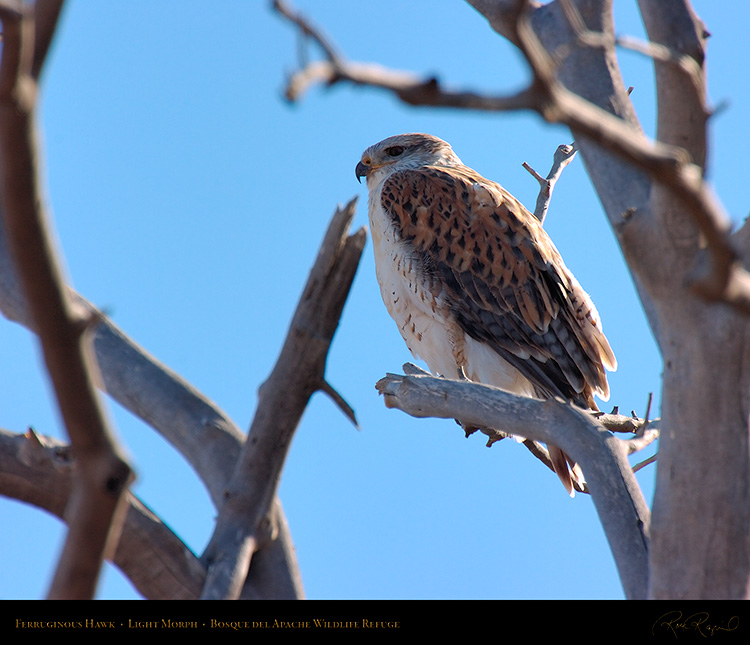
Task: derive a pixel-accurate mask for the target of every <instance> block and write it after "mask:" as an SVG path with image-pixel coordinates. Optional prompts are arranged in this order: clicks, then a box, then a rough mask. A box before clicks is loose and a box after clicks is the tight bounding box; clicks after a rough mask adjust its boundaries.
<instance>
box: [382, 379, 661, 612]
mask: <svg viewBox="0 0 750 645" xmlns="http://www.w3.org/2000/svg"><path fill="white" fill-rule="evenodd" d="M377 389H378V391H379V392H380V393H381V394H383V395H384V397H385V404H386V406H387V407H391V408H398V409H399V410H402V411H403V412H406V413H407V414H410V415H412V416H415V417H438V418H445V419H451V418H452V419H459V420H460V421H461V423H462V424H464V425H468V426H470V427H477V428H499V429H501V430H502V432H507V433H510V434H515V435H520V436H523V437H526V438H527V439H529V440H533V441H537V442H544V443H554V444H555V445H556V446H559V447H560V448H561V449H562V450H563V451H564V452H565V453H566V454H568V455H570V456H571V458H572V459H573V460H574V461H575V462H576V463H578V464H580V466H581V468H582V470H583V473H584V475H585V477H586V483H587V487H588V489H589V492H590V493H591V496H592V499H593V500H594V504H595V505H596V509H597V512H598V513H599V516H600V519H601V521H602V526H603V527H604V530H605V532H606V534H607V539H608V540H609V544H610V547H611V549H612V553H613V555H614V557H615V561H616V563H617V567H618V571H619V572H620V578H621V580H622V583H623V587H624V589H625V593H626V595H627V597H628V598H645V597H646V593H647V588H648V525H649V516H650V513H649V510H648V506H647V505H646V501H645V500H644V499H643V495H642V493H641V491H640V488H639V487H638V484H637V482H636V481H635V477H634V475H633V472H632V470H631V468H630V465H629V464H628V463H627V460H626V458H625V454H626V452H625V450H624V448H623V445H622V442H621V441H619V440H618V439H616V438H615V437H614V436H613V435H612V434H610V433H609V432H607V431H606V430H604V428H603V427H602V426H601V425H600V424H599V423H598V422H597V421H596V420H595V419H594V418H593V417H592V416H591V415H590V414H588V413H586V412H585V411H583V410H580V409H578V408H575V407H574V406H572V405H569V404H564V403H562V402H558V401H540V400H536V399H530V398H527V397H522V396H515V395H513V394H509V393H507V392H504V391H502V390H500V389H498V388H493V387H490V386H486V385H481V384H479V383H472V382H470V381H454V380H449V379H444V378H436V377H432V376H424V375H412V376H399V375H395V374H389V375H387V376H386V377H385V378H383V379H381V380H380V381H379V382H378V384H377ZM490 432H491V431H490Z"/></svg>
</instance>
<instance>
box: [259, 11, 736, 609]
mask: <svg viewBox="0 0 750 645" xmlns="http://www.w3.org/2000/svg"><path fill="white" fill-rule="evenodd" d="M468 4H470V5H471V6H472V7H474V9H476V10H477V11H479V12H480V13H481V14H482V15H483V16H484V17H485V18H486V19H487V21H488V23H489V26H490V27H491V28H492V29H494V30H495V31H496V32H497V33H498V34H499V35H500V36H501V37H503V38H505V39H507V40H508V41H509V42H511V43H512V44H513V45H515V46H516V47H517V48H518V50H519V51H520V52H521V53H522V54H523V56H524V58H525V60H526V62H527V64H528V69H529V81H528V83H527V85H526V87H525V88H524V89H522V90H521V91H520V92H517V93H514V94H508V95H493V94H489V93H486V92H484V91H482V90H478V91H474V90H455V89H453V88H450V87H445V86H443V85H442V84H441V83H440V82H439V81H438V80H437V79H435V78H433V77H420V76H419V75H418V74H416V73H412V72H405V71H400V70H389V69H384V68H382V67H381V66H378V65H375V64H372V63H369V62H368V63H359V62H352V61H349V60H347V59H346V58H345V57H344V56H343V55H342V54H340V53H339V52H338V51H337V49H336V48H335V47H334V46H333V44H332V42H331V41H329V40H328V39H327V38H326V37H324V36H323V34H322V32H320V31H319V30H318V29H316V28H315V27H314V26H313V25H312V24H311V23H309V22H308V21H307V20H305V19H304V18H303V17H301V16H300V15H298V14H297V13H296V12H295V11H294V9H293V8H292V7H291V6H290V5H289V4H287V3H286V2H282V1H281V0H277V1H276V2H274V6H275V8H276V9H277V11H279V13H280V14H281V15H283V16H284V17H285V18H286V19H288V20H290V21H291V22H293V23H294V24H295V25H296V27H297V28H298V29H300V30H301V32H302V33H304V34H305V36H307V37H308V38H309V39H311V40H313V41H314V42H315V43H316V44H317V45H318V46H319V48H320V50H321V51H322V54H323V55H322V58H321V59H320V60H316V61H313V62H309V63H306V64H305V65H304V66H303V67H302V68H301V69H300V70H299V71H298V72H296V73H295V74H293V75H292V76H291V77H290V79H289V81H288V84H287V92H286V95H287V98H288V99H289V100H291V101H296V100H299V99H300V98H301V97H302V96H303V94H304V93H305V91H307V90H308V89H309V88H310V87H311V86H314V85H317V84H325V85H331V84H336V83H350V84H354V85H358V86H369V87H373V88H377V89H379V90H381V91H385V92H388V93H390V94H392V95H394V96H395V97H397V98H398V99H400V100H401V101H403V102H404V103H406V104H409V105H415V106H433V107H436V108H451V109H460V110H468V111H484V112H498V113H501V112H505V111H510V110H529V111H534V112H536V113H538V114H539V115H541V116H542V117H543V118H544V119H545V120H546V121H548V122H550V123H559V124H563V125H566V126H568V127H569V129H570V132H571V135H572V137H573V138H574V140H575V142H576V146H577V148H578V149H579V150H580V152H581V156H582V158H583V162H584V164H585V166H586V170H587V172H588V174H589V176H590V178H591V180H592V182H593V184H594V186H595V188H596V190H597V192H598V195H599V198H600V200H601V203H602V205H603V208H604V212H605V214H606V217H607V219H608V221H609V223H610V225H611V228H612V230H613V231H614V234H615V236H616V238H617V241H618V243H619V245H620V247H621V249H622V252H623V255H624V257H625V259H626V262H627V264H628V267H629V269H630V271H631V273H632V276H633V280H634V282H635V284H636V287H637V290H638V294H639V297H640V299H641V302H642V305H643V309H644V311H645V313H646V316H647V319H648V321H649V324H650V326H651V328H652V330H653V333H654V337H655V338H656V340H657V343H658V346H659V349H660V351H661V355H662V359H663V362H664V374H663V383H662V392H661V401H662V409H661V414H660V418H661V420H660V439H659V456H658V469H657V482H656V495H655V499H654V504H653V509H651V513H648V512H646V511H644V509H642V508H641V500H640V499H639V493H638V492H637V491H636V492H634V493H633V495H631V496H630V498H631V499H632V500H633V504H632V508H633V509H636V510H635V512H634V514H633V515H632V516H631V518H630V519H629V520H626V524H627V525H629V528H627V527H626V529H627V531H629V532H631V533H632V540H631V545H635V544H636V543H637V541H638V535H639V532H638V531H635V532H634V528H635V527H633V526H632V522H633V521H638V522H640V521H642V522H644V524H643V526H642V527H641V530H640V535H642V537H643V544H642V545H641V546H640V547H636V549H635V553H636V555H635V556H633V552H627V551H626V553H625V554H624V555H622V554H619V555H618V547H617V544H616V542H617V541H619V540H620V539H621V538H622V537H623V536H622V533H621V529H622V527H618V528H615V527H613V526H609V527H608V522H610V521H611V518H609V516H608V515H606V514H605V515H602V521H603V523H604V525H605V529H606V530H607V531H608V537H609V538H610V544H611V545H612V546H613V552H614V554H615V557H616V559H617V561H618V567H619V571H620V574H621V576H622V577H623V583H624V587H625V589H626V593H627V595H628V597H650V598H657V599H658V598H745V597H747V595H748V593H749V590H750V548H749V544H748V539H747V536H748V535H749V534H750V505H749V504H748V497H749V496H750V493H749V492H748V491H750V449H749V446H748V439H749V432H748V407H747V393H748V391H749V389H748V385H749V383H748V380H749V378H748V372H747V370H745V369H744V365H745V362H746V361H747V349H746V348H747V347H748V343H747V340H748V339H747V336H748V332H749V331H750V328H749V327H748V324H747V314H748V312H749V311H750V280H749V279H748V278H749V276H748V272H747V270H746V268H745V267H746V266H747V263H748V255H749V254H750V234H749V233H748V226H747V224H745V225H743V226H742V227H740V228H739V229H738V230H736V231H733V230H732V227H731V224H730V221H729V218H728V217H727V215H726V213H725V212H724V210H723V208H722V206H721V204H720V203H719V201H718V199H717V198H716V197H715V196H714V195H713V194H712V193H711V191H710V190H709V188H708V186H707V183H706V181H705V179H704V177H705V170H706V149H707V138H708V134H707V124H708V122H709V119H710V116H711V110H710V108H709V106H708V104H707V99H706V77H705V63H706V42H707V38H708V35H709V34H708V32H707V30H706V28H705V27H704V25H703V23H702V22H701V20H700V19H699V17H698V16H696V15H695V13H694V11H693V9H692V7H691V6H690V3H689V2H688V0H671V1H669V2H664V1H662V0H640V1H639V3H638V6H639V9H640V13H641V16H642V18H643V21H644V24H645V28H646V32H647V35H648V42H645V43H640V42H635V41H633V40H631V39H623V38H617V37H616V35H615V25H614V23H613V15H612V0H555V1H554V2H550V3H548V4H542V3H540V2H538V1H537V0H468ZM618 47H628V48H631V49H636V50H638V51H640V52H642V53H644V54H645V55H647V56H649V57H650V58H651V59H652V60H653V66H654V75H655V80H656V86H657V99H658V116H657V124H656V140H654V141H651V140H649V139H648V138H647V137H646V136H645V135H644V134H643V131H642V129H641V127H640V125H639V122H638V119H637V115H636V114H635V111H634V108H633V106H632V104H631V102H630V99H629V96H628V89H627V88H626V86H625V85H624V83H623V81H622V78H621V76H620V73H619V68H618V61H617V49H618ZM379 387H380V389H381V391H382V392H383V393H384V394H385V395H386V399H385V400H386V404H387V405H390V406H395V407H398V408H401V409H403V410H404V411H405V412H407V413H410V414H413V415H417V416H430V415H435V416H446V417H455V418H457V419H460V420H461V421H462V422H465V423H467V422H468V423H470V424H474V425H479V426H482V425H484V426H489V427H492V424H493V422H497V419H498V418H502V421H503V422H504V423H505V424H506V426H507V424H508V422H509V419H511V418H516V417H517V415H522V416H523V427H524V428H525V429H526V430H527V432H526V433H525V434H526V435H527V436H529V435H530V433H529V432H528V429H529V428H530V427H531V426H534V431H535V433H534V436H533V437H532V438H534V439H539V440H540V441H544V440H545V439H546V438H547V437H549V436H550V433H552V432H553V429H552V425H553V424H558V423H560V422H561V421H563V420H564V419H565V415H568V414H569V412H568V411H565V410H564V409H562V408H561V409H559V410H556V411H550V410H547V409H545V408H544V404H541V405H540V406H535V405H533V404H528V405H526V404H524V405H521V404H520V403H518V402H516V401H513V400H511V399H503V397H501V396H499V395H498V394H496V393H490V392H485V393H484V396H485V397H490V396H492V397H493V398H492V399H491V400H492V403H493V405H492V406H490V405H486V406H485V407H484V408H482V407H481V406H480V405H479V403H478V402H479V401H480V400H482V396H483V395H482V393H481V392H479V390H478V388H479V386H472V385H471V384H455V383H451V382H447V381H442V382H441V381H438V380H436V379H432V378H431V377H428V376H424V375H408V374H407V375H406V376H389V377H387V378H386V379H384V380H383V381H382V382H381V384H380V385H379ZM459 387H460V388H461V390H460V391H459V390H458V389H457V388H459ZM466 388H469V389H471V391H472V393H471V395H469V393H468V390H467V389H466ZM467 396H472V397H475V398H474V399H473V402H474V403H475V405H474V407H473V408H470V407H469V406H466V405H465V404H464V403H462V397H467ZM501 399H502V400H501ZM438 402H440V403H438ZM514 415H516V416H514ZM581 423H582V424H583V425H584V426H585V424H586V423H588V421H587V420H583V421H581ZM566 424H567V425H568V426H570V424H573V425H578V424H579V420H578V419H568V420H567V421H566V422H565V423H563V425H566ZM709 434H710V438H708V435H709ZM554 436H555V442H556V443H558V445H560V443H559V441H560V437H561V433H560V432H558V433H556V434H555V435H554ZM592 436H593V435H592ZM579 438H580V434H579ZM592 441H593V439H592V440H590V441H588V442H586V441H582V442H573V443H578V445H573V443H571V445H569V446H565V450H566V452H569V454H571V455H572V456H573V457H574V458H575V459H576V460H579V461H580V462H581V463H583V460H584V459H586V458H587V456H586V454H585V452H586V446H585V445H583V444H586V443H587V444H588V447H589V448H590V447H591V446H592V445H593V444H592ZM598 452H599V457H600V456H601V454H602V452H601V450H599V451H598ZM612 452H613V454H614V453H615V452H616V450H613V451H612ZM597 459H598V458H597ZM597 459H594V462H596V461H597ZM616 461H617V458H615V462H616ZM593 467H594V466H592V465H590V466H589V471H588V472H589V473H590V474H591V468H593ZM584 472H587V471H586V466H585V465H584ZM612 472H616V468H615V469H614V470H613V471H612ZM612 481H614V480H612V479H610V480H609V483H608V484H606V485H607V486H609V485H610V484H611V482H612ZM592 486H593V484H592ZM629 487H630V484H629V483H628V482H625V483H624V484H623V485H622V486H620V491H621V492H623V494H624V495H625V497H624V498H625V499H627V497H628V495H629V493H628V489H629ZM594 492H595V491H594V490H592V494H594ZM597 495H603V496H604V497H605V498H606V497H607V493H606V492H604V493H602V492H601V491H597ZM610 501H611V500H610ZM604 504H605V505H608V504H609V501H607V500H605V501H604ZM626 505H627V502H626ZM597 508H598V509H599V512H600V515H601V514H602V508H601V507H600V505H599V503H597ZM621 510H623V512H625V511H627V512H628V513H630V512H631V510H632V509H625V508H621ZM649 515H650V517H649ZM610 530H611V531H610ZM610 533H611V534H610ZM613 539H614V540H615V542H614V543H613ZM633 557H635V558H637V559H639V560H640V561H641V563H642V564H643V566H641V564H637V563H635V562H634V561H633V560H632V558H633ZM621 558H624V560H621Z"/></svg>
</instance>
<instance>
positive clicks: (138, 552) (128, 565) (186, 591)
mask: <svg viewBox="0 0 750 645" xmlns="http://www.w3.org/2000/svg"><path fill="white" fill-rule="evenodd" d="M74 477H75V460H74V458H73V455H72V451H71V449H70V446H68V445H66V444H63V443H61V442H59V441H57V440H55V439H52V438H50V437H44V436H39V435H37V434H36V433H35V432H34V431H33V430H31V429H30V430H29V431H28V432H26V434H25V435H17V434H13V433H10V432H6V431H4V430H1V429H0V492H2V494H3V495H6V496H8V497H12V498H14V499H17V500H19V501H22V502H26V503H28V504H33V505H34V506H36V507H38V508H40V509H44V510H45V511H47V512H49V513H50V514H52V515H54V516H56V517H58V518H59V519H61V520H63V521H64V520H65V508H66V506H67V505H68V501H69V499H70V496H71V494H72V490H73V487H74V482H73V480H74ZM124 504H125V506H126V507H127V510H126V513H125V517H124V520H123V525H122V532H121V534H120V540H119V541H118V543H117V549H116V550H115V552H114V554H113V555H112V558H111V559H112V562H113V563H114V564H115V565H116V566H117V567H118V568H119V569H120V570H121V571H122V572H123V573H124V574H125V575H126V576H127V577H128V579H129V580H130V581H131V583H132V584H133V586H134V587H135V588H136V589H137V590H138V591H139V592H140V593H141V594H142V595H143V596H144V597H145V598H148V599H151V600H169V599H173V600H179V599H196V598H198V596H199V594H200V590H201V588H202V586H203V581H204V580H205V576H206V571H205V568H204V567H203V565H202V564H201V563H200V560H199V559H198V558H197V557H195V555H193V553H192V552H191V551H190V549H189V548H188V547H187V546H186V545H185V544H184V543H183V542H182V541H181V540H180V539H179V538H178V537H177V536H176V535H175V534H174V533H173V532H172V531H171V530H170V529H169V527H167V526H166V525H165V524H163V523H162V522H161V521H160V520H159V518H158V517H156V515H154V513H152V512H151V511H150V510H149V509H148V508H147V507H146V506H145V505H144V504H143V503H142V502H140V501H139V500H138V499H137V498H136V497H135V496H133V495H130V494H129V495H127V496H126V500H125V502H124Z"/></svg>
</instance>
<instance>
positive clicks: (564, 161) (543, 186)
mask: <svg viewBox="0 0 750 645" xmlns="http://www.w3.org/2000/svg"><path fill="white" fill-rule="evenodd" d="M576 152H578V149H577V148H576V145H575V143H571V144H563V145H560V146H558V147H557V150H555V154H554V157H553V159H552V168H550V171H549V172H548V173H547V176H546V177H542V176H541V175H540V174H539V173H538V172H537V171H536V170H534V169H533V168H532V167H531V166H530V165H529V164H527V163H526V162H525V161H524V162H523V167H524V168H526V170H528V171H529V173H530V174H531V176H532V177H534V179H536V180H537V181H538V182H539V194H538V195H537V198H536V205H535V206H534V216H535V217H536V218H537V219H538V220H539V221H540V222H541V223H542V224H544V220H545V218H546V217H547V211H548V210H549V204H550V201H551V200H552V191H553V190H554V189H555V184H557V181H558V179H560V175H561V174H562V171H563V170H564V169H565V167H566V166H567V165H568V164H569V163H570V162H571V161H573V157H575V155H576Z"/></svg>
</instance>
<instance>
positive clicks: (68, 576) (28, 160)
mask: <svg viewBox="0 0 750 645" xmlns="http://www.w3.org/2000/svg"><path fill="white" fill-rule="evenodd" d="M60 6H61V3H59V2H55V3H50V2H46V3H42V2H38V3H36V5H34V6H33V7H32V6H28V5H23V4H22V3H7V2H6V3H3V4H2V5H0V19H2V24H3V48H2V62H1V63H0V181H1V182H2V200H3V203H2V210H3V216H4V221H5V228H6V230H7V234H8V242H9V247H10V250H11V253H12V256H13V258H14V262H15V264H16V267H17V272H18V275H19V278H20V281H21V284H22V287H23V291H24V293H25V297H26V302H27V304H28V307H29V311H30V315H31V318H32V320H33V324H34V327H35V328H36V330H37V332H38V335H39V339H40V343H41V347H42V354H43V357H44V361H45V363H46V366H47V370H48V372H49V376H50V379H51V381H52V384H53V387H54V390H55V394H56V398H57V402H58V406H59V409H60V412H61V415H62V417H63V420H64V422H65V426H66V429H67V431H68V435H69V436H70V439H71V443H72V448H73V451H74V453H75V455H76V459H77V463H78V466H79V468H78V469H77V472H76V477H75V479H74V482H75V485H74V487H73V492H72V495H71V497H70V500H69V503H68V506H67V508H66V516H67V521H68V535H67V538H66V540H65V545H64V547H63V551H62V555H61V557H60V561H59V563H58V567H57V571H56V573H55V576H54V579H53V581H52V585H51V588H50V590H49V597H50V598H60V599H64V598H69V599H73V598H77V599H83V598H92V597H93V596H94V593H95V589H96V583H97V580H98V577H99V572H100V570H101V566H102V562H103V560H104V558H105V557H106V555H107V553H108V552H112V551H114V549H115V548H116V544H117V540H118V538H119V532H120V528H121V524H122V519H123V511H124V509H125V506H124V505H123V500H124V499H125V498H126V496H127V490H128V485H129V484H130V481H131V479H132V477H133V472H132V470H131V468H130V466H129V464H128V463H127V461H126V460H125V458H124V457H123V456H122V453H121V451H120V449H119V447H118V445H117V442H116V440H115V438H114V435H113V433H112V431H111V430H110V428H109V424H108V421H107V419H106V415H105V413H104V410H103V408H102V406H101V403H100V401H99V399H98V398H97V394H96V391H95V387H94V382H95V380H96V376H95V370H96V366H95V364H94V362H93V361H92V360H91V357H90V352H89V341H90V335H91V328H92V326H94V325H95V324H96V320H95V319H94V320H92V319H91V318H88V317H87V316H85V315H84V312H81V311H80V310H77V309H75V308H74V307H73V306H72V303H71V302H70V300H69V299H68V297H67V292H66V289H65V286H64V282H63V280H62V277H61V270H60V265H59V262H58V260H57V258H56V253H55V250H54V248H53V245H52V243H51V239H50V235H49V232H48V224H47V221H46V220H47V215H46V212H45V208H44V200H43V197H42V189H41V186H40V185H39V184H40V179H39V177H40V173H39V169H38V165H39V162H38V158H37V137H36V131H35V124H34V113H35V107H36V99H37V94H38V86H37V77H38V75H39V74H40V73H41V69H42V60H43V53H44V52H46V51H47V49H48V46H49V41H50V40H51V38H52V35H53V32H54V28H53V27H54V22H55V21H54V20H53V21H52V22H51V23H46V24H45V26H44V29H43V31H42V34H43V35H44V34H46V35H45V36H44V37H37V38H36V40H35V39H34V10H39V11H42V10H43V9H45V15H49V14H47V12H46V9H49V8H50V7H51V9H50V11H51V12H52V14H53V15H54V17H56V16H57V15H59V10H60Z"/></svg>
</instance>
